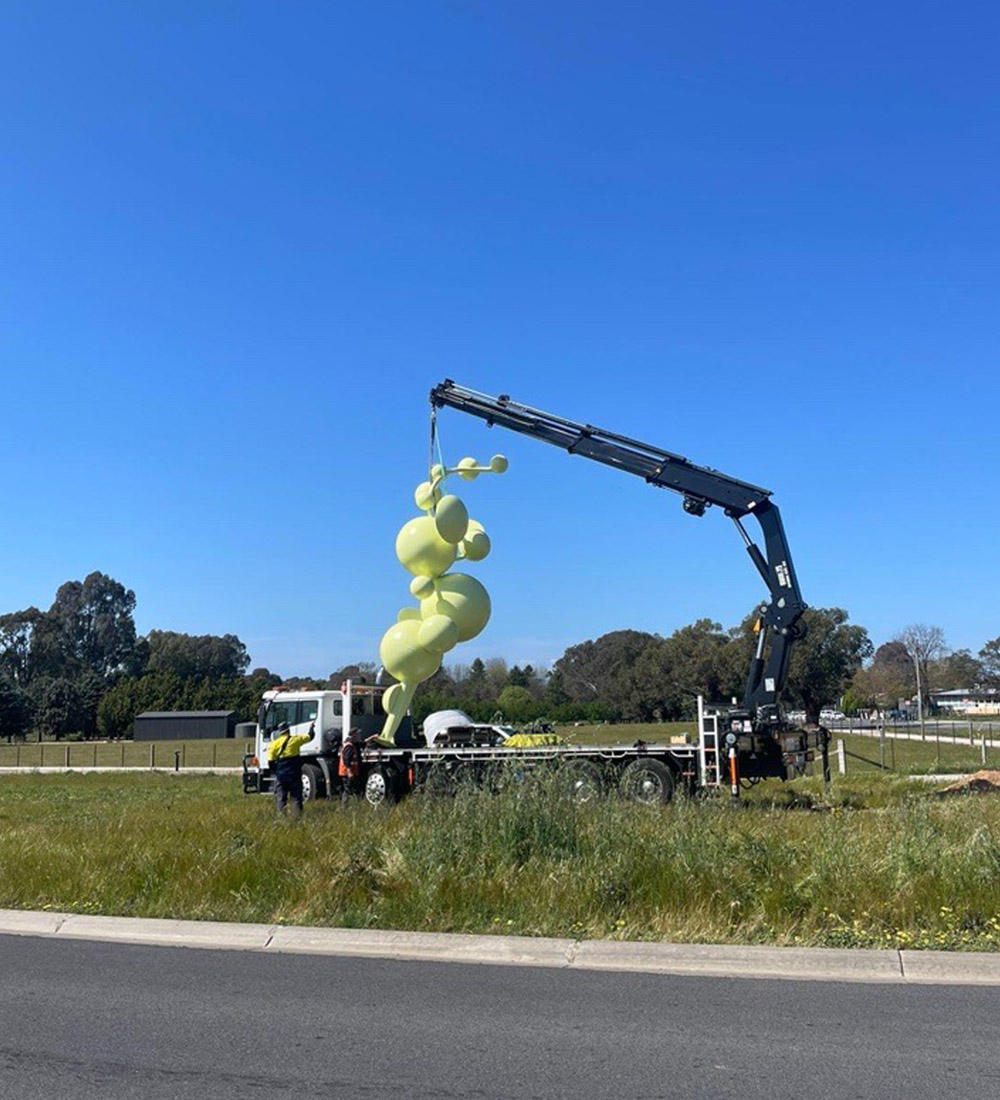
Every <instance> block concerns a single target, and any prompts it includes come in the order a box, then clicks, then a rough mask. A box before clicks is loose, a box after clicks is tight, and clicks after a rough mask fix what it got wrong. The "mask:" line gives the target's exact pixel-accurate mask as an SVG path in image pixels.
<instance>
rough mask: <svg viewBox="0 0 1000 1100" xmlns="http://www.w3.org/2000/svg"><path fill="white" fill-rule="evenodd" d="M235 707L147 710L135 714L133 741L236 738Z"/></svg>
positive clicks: (237, 717) (236, 718) (236, 719)
mask: <svg viewBox="0 0 1000 1100" xmlns="http://www.w3.org/2000/svg"><path fill="white" fill-rule="evenodd" d="M238 721H239V715H238V714H237V713H236V711H235V710H147V711H143V713H142V714H139V715H136V718H135V722H134V723H133V725H132V736H133V737H134V738H135V740H136V741H190V740H209V739H214V738H219V737H235V736H236V723H237V722H238Z"/></svg>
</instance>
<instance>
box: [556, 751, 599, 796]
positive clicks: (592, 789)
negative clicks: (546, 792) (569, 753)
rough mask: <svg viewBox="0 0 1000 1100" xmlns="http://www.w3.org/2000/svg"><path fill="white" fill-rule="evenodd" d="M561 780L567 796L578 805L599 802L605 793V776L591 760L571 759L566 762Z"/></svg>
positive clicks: (561, 773)
mask: <svg viewBox="0 0 1000 1100" xmlns="http://www.w3.org/2000/svg"><path fill="white" fill-rule="evenodd" d="M559 782H560V785H561V786H562V787H563V789H564V790H565V792H566V797H567V798H569V799H570V800H571V801H573V802H575V803H576V804H577V805H578V806H582V805H585V804H586V803H588V802H597V801H598V800H599V799H600V798H601V796H602V795H603V794H604V776H603V775H602V774H601V769H600V768H599V767H598V766H597V765H596V764H595V763H593V761H591V760H571V761H569V762H568V763H566V764H564V765H563V768H562V770H561V772H560V776H559Z"/></svg>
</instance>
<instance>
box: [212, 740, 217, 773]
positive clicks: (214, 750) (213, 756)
mask: <svg viewBox="0 0 1000 1100" xmlns="http://www.w3.org/2000/svg"><path fill="white" fill-rule="evenodd" d="M218 759H219V743H218V741H215V742H213V744H212V767H213V768H214V767H215V765H216V763H217V762H218Z"/></svg>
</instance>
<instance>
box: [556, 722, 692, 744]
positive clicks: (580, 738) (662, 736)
mask: <svg viewBox="0 0 1000 1100" xmlns="http://www.w3.org/2000/svg"><path fill="white" fill-rule="evenodd" d="M556 733H558V734H559V736H560V737H565V738H566V739H567V740H568V741H572V742H573V744H575V745H634V744H635V742H636V741H640V740H641V741H660V742H669V740H670V738H671V737H676V736H679V735H680V734H682V733H690V734H691V736H692V737H697V735H698V723H697V722H627V723H626V722H621V723H617V724H612V723H608V724H607V725H594V726H587V725H581V726H575V725H574V726H557V727H556Z"/></svg>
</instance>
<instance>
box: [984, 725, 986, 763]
mask: <svg viewBox="0 0 1000 1100" xmlns="http://www.w3.org/2000/svg"><path fill="white" fill-rule="evenodd" d="M985 763H986V731H985V730H983V764H985Z"/></svg>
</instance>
